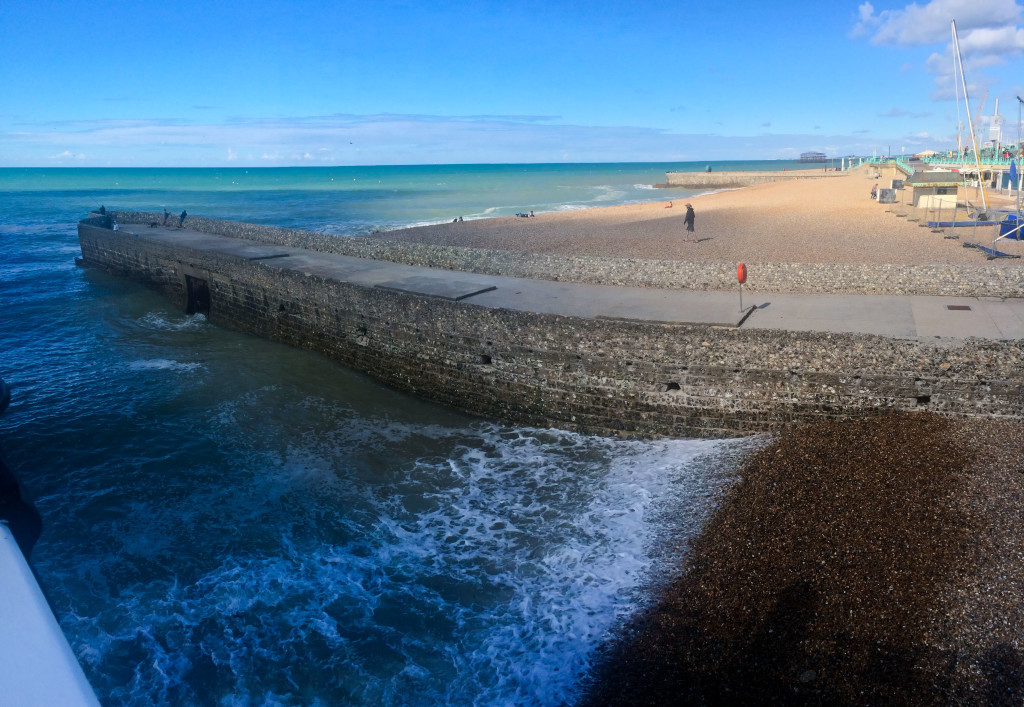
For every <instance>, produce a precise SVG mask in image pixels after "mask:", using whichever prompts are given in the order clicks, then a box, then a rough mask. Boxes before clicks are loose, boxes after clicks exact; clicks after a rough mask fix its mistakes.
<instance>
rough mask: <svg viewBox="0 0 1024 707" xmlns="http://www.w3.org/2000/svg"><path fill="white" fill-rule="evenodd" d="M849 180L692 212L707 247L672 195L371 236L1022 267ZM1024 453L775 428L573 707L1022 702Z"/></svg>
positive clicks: (923, 431)
mask: <svg viewBox="0 0 1024 707" xmlns="http://www.w3.org/2000/svg"><path fill="white" fill-rule="evenodd" d="M843 176H844V177H845V178H841V179H830V180H819V181H814V182H811V181H809V180H808V181H802V180H801V181H798V180H793V181H777V182H772V183H767V184H763V185H756V186H750V187H745V188H742V189H735V190H728V191H719V192H716V193H712V194H703V195H701V196H697V197H693V198H692V199H690V200H689V201H690V202H691V203H693V205H694V207H695V209H696V211H697V235H698V237H699V238H700V241H699V242H698V243H687V242H685V241H684V240H683V230H682V227H681V226H682V224H681V222H682V214H683V211H684V210H683V209H682V208H679V207H681V206H682V204H676V203H671V204H670V203H669V202H665V201H662V202H651V203H647V204H641V205H631V206H615V207H606V208H598V209H587V210H585V211H581V212H559V213H552V214H540V215H538V216H536V217H534V218H529V219H516V218H503V219H489V220H485V221H473V222H463V223H454V224H442V225H437V226H429V227H421V228H415V229H403V230H400V231H392V232H389V233H386V234H379V235H378V236H377V237H378V238H383V239H389V240H397V241H402V242H405V243H417V244H430V245H435V246H447V247H453V248H470V249H473V248H477V249H480V248H483V249H487V251H486V252H510V253H514V254H522V255H523V256H524V257H537V256H538V255H542V254H543V255H551V256H558V257H560V258H566V259H572V258H579V259H586V258H611V259H639V260H654V259H656V260H658V261H659V262H661V261H668V262H669V263H672V262H675V263H677V264H678V265H679V266H680V267H685V266H687V265H691V264H698V265H699V264H702V263H705V264H710V263H723V262H725V263H729V264H730V265H732V263H735V262H743V261H746V262H747V263H751V264H757V263H766V264H771V265H774V266H778V267H785V266H786V265H791V264H794V263H813V264H823V265H831V266H849V267H863V266H868V267H872V266H873V267H875V268H878V269H880V270H879V271H882V270H885V269H889V268H892V267H893V266H906V267H909V268H916V269H920V268H922V267H933V268H935V270H936V271H947V270H955V271H957V272H959V273H962V274H963V277H964V280H965V281H971V280H974V281H978V280H983V279H985V278H988V277H991V275H992V273H994V272H1006V273H1019V272H1020V269H1021V266H1020V262H1021V261H1019V260H999V261H994V262H993V261H987V260H985V259H984V258H983V257H982V256H981V255H980V253H979V252H978V251H976V250H975V249H968V248H964V247H963V244H962V242H961V241H960V240H954V239H952V238H944V237H943V234H939V233H932V232H931V229H929V228H922V227H921V226H919V225H918V223H919V222H917V221H911V220H910V219H911V218H915V217H916V218H918V219H921V220H923V221H927V216H926V214H924V213H923V212H921V211H920V210H915V209H912V208H910V207H907V206H902V205H900V204H893V205H883V204H879V203H877V202H875V201H873V200H871V199H870V198H869V197H868V192H869V191H870V188H871V185H872V184H874V183H875V180H874V179H873V178H871V176H870V175H869V174H868V173H866V172H864V171H854V172H851V173H847V174H846V175H843ZM908 196H909V194H908ZM1004 249H1005V250H1009V251H1010V252H1018V251H1020V250H1021V244H1020V242H1017V243H1010V244H1008V245H1007V247H1006V248H1004ZM633 262H636V261H635V260H634V261H633ZM753 270H754V271H755V272H756V265H755V268H753ZM868 288H869V289H870V288H871V284H870V283H869V284H868ZM1014 291H1016V292H1017V293H1019V292H1020V291H1021V290H1020V289H1019V288H1017V289H1016V290H1012V289H1011V296H1012V293H1013V292H1014ZM1017 296H1019V294H1018V295H1017ZM1021 438H1024V425H1021V424H1019V423H1015V422H1009V421H1000V420H984V419H980V418H979V419H968V420H951V419H948V418H945V417H942V416H940V415H936V414H933V413H904V414H897V415H885V416H881V417H875V418H871V419H867V420H859V421H854V422H845V423H823V424H819V425H807V426H803V427H797V428H793V429H791V430H788V431H786V432H784V433H783V434H782V435H781V436H779V437H777V438H775V439H774V440H773V441H772V442H771V443H770V444H769V445H768V446H767V447H765V448H763V449H761V450H758V451H756V452H754V453H753V454H752V455H751V457H750V459H749V460H748V462H747V463H746V464H745V466H744V468H743V470H742V472H741V476H742V481H740V482H739V483H738V484H737V485H736V486H734V487H733V488H731V489H730V490H729V491H727V493H726V497H725V499H724V500H723V503H722V505H721V506H720V508H719V509H718V511H716V512H715V514H714V516H713V518H712V520H711V522H710V523H709V524H708V525H707V526H706V527H705V530H704V532H703V533H702V534H701V536H700V537H699V538H698V539H697V540H696V541H695V542H694V543H693V545H692V552H691V554H690V555H689V556H688V557H687V558H686V559H685V560H684V561H683V562H682V563H681V565H680V567H679V574H678V576H677V578H676V579H675V580H674V581H672V582H671V583H670V584H669V585H668V586H667V587H666V588H665V589H664V590H663V591H662V592H661V593H660V594H659V596H658V597H657V598H656V601H655V602H654V603H653V606H652V607H651V608H650V609H649V610H648V611H646V612H644V613H643V614H642V615H641V616H638V617H637V618H635V619H634V620H633V621H630V622H629V623H627V625H626V626H624V627H623V628H622V630H621V632H620V633H619V634H618V635H617V636H616V637H615V638H614V639H613V640H612V641H610V642H609V644H608V645H607V646H606V649H605V652H604V654H603V655H604V658H603V660H601V661H600V662H599V664H598V667H597V669H596V670H595V672H594V673H593V676H592V678H593V681H592V682H591V683H590V684H589V685H588V686H586V690H587V691H586V692H585V694H584V696H583V704H585V705H605V704H607V705H612V704H669V703H674V702H679V701H680V700H682V701H689V702H692V703H695V704H721V703H734V702H739V703H757V702H764V701H770V700H773V699H774V700H776V701H782V702H794V703H800V704H826V703H836V702H838V703H842V704H848V703H857V702H863V701H865V700H866V701H869V702H879V701H887V700H895V701H904V702H912V703H940V702H941V703H945V702H949V701H955V702H957V703H964V704H979V705H980V704H1018V703H1019V701H1020V699H1021V698H1022V696H1024V652H1022V648H1021V644H1022V640H1024V601H1022V599H1021V597H1024V541H1022V540H1021V538H1024V452H1022V451H1021V448H1020V445H1019V443H1018V442H1017V441H1016V440H1019V439H1021Z"/></svg>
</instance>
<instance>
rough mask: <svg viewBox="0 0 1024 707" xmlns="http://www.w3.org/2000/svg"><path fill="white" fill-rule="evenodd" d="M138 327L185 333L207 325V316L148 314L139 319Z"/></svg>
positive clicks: (164, 313)
mask: <svg viewBox="0 0 1024 707" xmlns="http://www.w3.org/2000/svg"><path fill="white" fill-rule="evenodd" d="M138 325H139V326H140V327H142V328H144V329H155V330H159V331H183V330H188V329H199V328H201V327H203V326H205V325H206V315H205V314H183V315H181V316H180V317H171V316H170V315H168V314H167V313H166V312H148V313H147V314H145V315H144V316H142V317H139V319H138Z"/></svg>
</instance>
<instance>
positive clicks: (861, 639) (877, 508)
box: [581, 413, 1024, 705]
mask: <svg viewBox="0 0 1024 707" xmlns="http://www.w3.org/2000/svg"><path fill="white" fill-rule="evenodd" d="M741 476H742V480H741V481H740V482H739V483H737V484H736V486H734V487H733V488H732V490H731V491H730V492H729V493H728V495H727V497H726V498H725V500H724V501H723V503H722V505H721V506H720V507H719V509H718V511H717V512H716V513H715V515H714V517H713V518H712V520H711V521H710V522H709V524H708V525H707V527H706V528H705V530H704V532H703V533H702V535H701V536H700V537H699V538H698V539H697V540H696V541H695V543H694V544H693V547H692V552H691V553H690V555H689V559H688V561H687V562H686V563H685V566H684V567H683V568H682V573H681V576H680V578H679V579H677V580H676V581H675V583H674V584H672V585H670V586H669V587H667V588H666V589H665V591H664V592H663V595H662V596H661V597H660V601H659V602H658V603H656V604H655V605H654V607H653V608H652V609H651V610H650V611H648V612H646V613H645V614H644V615H643V616H641V617H640V618H639V619H637V620H636V621H634V622H633V623H632V624H631V625H629V626H626V627H625V629H624V630H623V631H622V632H621V635H620V636H619V637H618V638H617V640H615V641H614V642H613V643H612V644H610V645H609V646H607V647H606V650H605V651H604V652H603V654H602V656H603V657H602V658H601V659H600V660H599V662H598V665H597V666H596V668H595V671H594V678H593V682H592V683H591V684H590V685H589V686H588V691H587V693H586V694H585V695H584V697H583V699H582V700H581V703H582V704H586V705H605V704H609V705H612V704H614V705H627V704H628V705H641V704H650V705H668V704H766V703H779V704H825V703H840V704H852V703H856V704H879V703H885V704H915V705H918V704H950V703H953V704H979V705H981V704H985V705H989V704H1021V703H1022V702H1024V652H1022V648H1024V645H1022V644H1024V598H1022V597H1024V425H1021V424H1020V423H1016V422H999V421H993V420H981V419H970V420H959V419H957V420H954V419H948V418H944V417H940V416H937V415H933V414H928V413H916V414H915V413H896V414H888V415H883V416H879V417H875V418H871V419H865V420H857V421H845V422H827V423H821V424H817V425H809V426H804V427H799V428H795V429H793V430H790V431H788V432H785V433H783V434H782V435H781V436H780V437H779V438H778V439H777V440H775V441H774V442H773V443H772V444H770V445H768V446H765V447H762V448H760V449H759V450H757V451H756V452H754V453H753V454H752V455H751V456H750V458H749V459H748V461H747V462H746V463H745V466H744V468H743V470H742V472H741Z"/></svg>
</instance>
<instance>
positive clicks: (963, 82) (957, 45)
mask: <svg viewBox="0 0 1024 707" xmlns="http://www.w3.org/2000/svg"><path fill="white" fill-rule="evenodd" d="M951 24H952V25H953V49H954V51H956V60H957V64H958V65H959V67H960V83H961V85H962V86H963V89H964V106H965V107H966V108H967V124H968V125H969V126H970V127H971V143H972V144H973V145H974V164H975V165H976V166H977V167H978V184H979V185H980V186H981V204H982V206H983V207H984V209H985V211H986V212H987V211H988V197H987V196H986V195H985V180H984V178H983V177H984V175H983V174H982V173H981V155H980V154H979V153H978V138H977V137H975V135H974V122H973V121H972V120H971V101H970V99H968V97H967V79H966V77H965V76H964V60H963V58H962V57H961V56H960V42H959V41H958V40H957V38H956V20H952V21H951ZM954 80H955V79H954Z"/></svg>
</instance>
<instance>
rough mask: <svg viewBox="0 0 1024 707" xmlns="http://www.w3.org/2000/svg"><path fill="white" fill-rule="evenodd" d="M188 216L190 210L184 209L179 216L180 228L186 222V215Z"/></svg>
mask: <svg viewBox="0 0 1024 707" xmlns="http://www.w3.org/2000/svg"><path fill="white" fill-rule="evenodd" d="M187 216H188V211H182V212H181V216H179V217H178V228H181V226H182V224H184V223H185V217H187Z"/></svg>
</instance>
